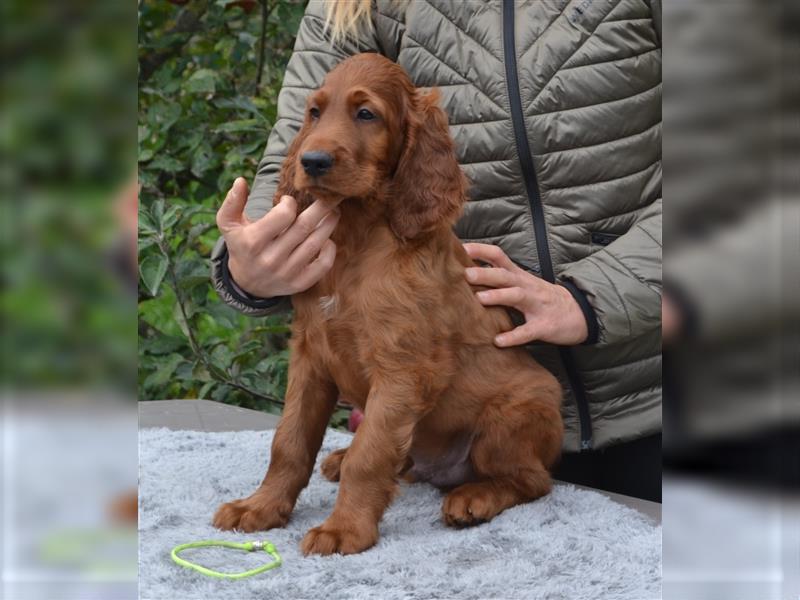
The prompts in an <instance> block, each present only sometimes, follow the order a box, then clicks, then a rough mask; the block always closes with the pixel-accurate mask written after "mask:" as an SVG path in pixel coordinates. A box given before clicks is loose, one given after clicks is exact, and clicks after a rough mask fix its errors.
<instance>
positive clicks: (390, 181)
mask: <svg viewBox="0 0 800 600" xmlns="http://www.w3.org/2000/svg"><path fill="white" fill-rule="evenodd" d="M437 102H438V93H436V92H434V93H429V94H424V93H422V92H421V91H417V90H416V89H415V88H414V86H413V85H412V83H411V81H410V80H409V78H408V76H407V75H406V73H405V72H404V71H403V69H402V68H401V67H399V66H398V65H396V64H394V63H392V62H391V61H389V60H387V59H386V58H383V57H381V56H379V55H376V54H361V55H358V56H354V57H352V58H349V59H347V60H345V61H344V62H342V63H341V64H340V65H338V66H337V67H336V68H335V69H333V71H331V72H330V73H329V74H328V76H327V77H326V79H325V82H324V84H323V86H322V87H321V88H320V89H319V90H317V91H316V92H314V93H313V94H311V96H310V97H309V99H308V104H307V110H306V116H305V122H304V123H303V126H302V129H301V130H300V133H299V134H298V136H297V138H296V139H295V140H294V142H293V143H292V145H291V147H290V149H289V155H288V156H287V158H286V161H285V162H284V165H283V170H282V172H281V182H280V186H279V189H278V191H277V193H276V195H275V199H276V200H275V201H276V202H277V201H278V200H279V199H280V197H281V196H283V195H285V194H289V195H293V196H295V197H296V198H297V199H298V203H299V205H300V206H301V207H304V206H308V204H309V203H310V202H311V201H312V199H322V200H324V201H327V202H331V203H335V204H338V206H339V209H340V211H341V218H340V221H339V224H338V225H337V228H336V230H335V231H334V233H333V236H332V239H333V241H334V242H335V243H336V247H337V255H336V260H335V263H334V265H333V267H332V269H331V270H330V272H329V273H328V274H327V275H326V276H325V277H324V278H323V279H322V280H321V281H320V282H319V283H318V284H316V285H315V286H314V287H312V288H311V289H309V290H308V291H306V292H303V293H301V294H296V295H295V296H293V298H292V302H293V305H294V322H293V324H292V339H291V361H290V365H289V385H288V389H287V392H286V408H285V410H284V412H283V418H282V419H281V422H280V424H279V426H278V429H277V431H276V433H275V439H274V442H273V444H272V461H271V463H270V465H269V470H268V471H267V475H266V477H265V478H264V481H263V483H262V484H261V486H260V487H259V488H258V489H257V490H256V491H255V493H253V495H251V496H250V497H248V498H245V499H242V500H236V501H233V502H230V503H227V504H224V505H222V506H221V507H220V508H219V510H218V511H217V514H216V516H215V517H214V524H215V525H216V526H217V527H220V528H223V529H239V530H243V531H248V532H249V531H256V530H261V529H270V528H273V527H281V526H283V525H285V524H286V522H287V521H288V519H289V515H290V514H291V512H292V509H293V508H294V505H295V501H296V500H297V497H298V495H299V494H300V491H301V490H302V489H303V488H304V487H305V486H306V484H307V483H308V480H309V477H310V475H311V471H312V469H313V466H314V461H315V459H316V456H317V453H318V452H319V448H320V445H321V443H322V438H323V435H324V433H325V427H326V425H327V424H328V420H329V418H330V416H331V413H332V412H333V409H334V405H335V404H336V399H337V397H338V396H339V394H341V395H342V396H343V397H345V398H347V399H348V400H350V401H351V402H353V403H354V404H355V405H356V406H358V407H359V408H361V409H362V410H364V413H365V416H364V421H363V422H362V423H361V425H360V426H359V428H358V432H357V433H356V435H355V438H354V439H353V443H352V444H351V445H350V447H349V448H347V449H346V450H338V451H336V452H334V453H333V454H331V455H330V456H328V458H327V459H326V460H325V462H324V464H323V466H322V471H323V474H324V475H325V476H326V477H327V478H328V479H330V480H332V481H337V480H338V481H340V488H339V495H338V498H337V500H336V506H335V507H334V509H333V512H332V514H331V515H330V516H329V517H328V519H327V520H326V521H325V522H324V523H323V524H322V525H320V526H319V527H315V528H314V529H312V530H311V531H309V532H308V534H307V535H306V536H305V539H304V540H303V542H302V550H303V552H304V553H306V554H309V553H318V554H331V553H335V552H339V553H342V554H349V553H354V552H360V551H362V550H365V549H367V548H369V547H370V546H372V545H373V544H375V542H376V541H377V540H378V523H379V521H380V520H381V516H382V515H383V512H384V510H386V507H387V506H388V505H389V503H390V502H391V501H392V497H393V496H394V494H395V492H396V490H397V481H398V478H399V477H401V476H403V475H405V476H406V477H407V478H408V479H409V480H416V481H428V482H431V483H432V484H434V485H436V486H439V487H440V488H443V489H446V490H449V492H448V493H447V495H446V496H445V499H444V504H443V506H442V513H443V516H444V520H445V522H446V523H447V524H448V525H452V526H465V525H473V524H477V523H481V522H484V521H487V520H489V519H491V518H492V517H494V516H495V515H496V514H498V513H499V512H501V511H502V510H504V509H506V508H509V507H511V506H514V505H516V504H520V503H522V502H528V501H531V500H534V499H536V498H539V497H541V496H544V495H545V494H547V493H548V492H549V491H550V488H551V479H550V475H549V473H548V468H550V467H551V466H552V465H553V463H554V462H555V461H556V459H557V458H558V456H559V452H560V448H561V439H562V433H563V427H562V423H561V415H560V410H559V407H560V403H561V388H560V386H559V384H558V382H557V381H556V379H555V378H554V377H553V376H552V375H551V374H550V373H549V372H547V371H546V370H545V369H544V368H543V367H542V366H541V365H539V364H538V363H537V362H535V361H534V360H533V359H532V358H531V357H530V356H529V355H528V354H527V352H526V351H525V350H524V349H522V348H510V349H499V348H497V347H496V346H495V345H494V344H493V338H494V337H495V335H497V334H498V333H500V332H501V331H507V330H509V329H510V328H511V321H510V319H509V317H508V315H507V313H506V312H505V311H504V310H503V309H501V308H486V307H484V306H482V305H481V304H480V303H479V302H478V300H477V299H476V298H475V297H474V295H473V294H474V292H475V290H474V289H472V288H471V286H470V285H469V284H468V283H467V282H466V280H465V278H464V269H465V267H467V266H471V265H472V263H471V261H470V259H469V258H468V257H467V254H466V252H465V251H464V249H463V248H462V246H461V243H460V242H459V240H458V238H457V237H456V236H455V234H454V233H453V231H452V227H453V224H454V223H455V221H456V219H457V217H458V216H459V214H460V211H461V208H462V205H463V204H464V202H465V192H466V187H467V184H466V180H465V177H464V176H463V174H462V173H461V170H460V168H459V166H458V162H457V161H456V157H455V152H454V149H453V142H452V140H451V139H450V136H449V133H448V129H447V117H446V116H445V114H444V112H443V111H442V110H441V109H440V108H439V107H438V105H437Z"/></svg>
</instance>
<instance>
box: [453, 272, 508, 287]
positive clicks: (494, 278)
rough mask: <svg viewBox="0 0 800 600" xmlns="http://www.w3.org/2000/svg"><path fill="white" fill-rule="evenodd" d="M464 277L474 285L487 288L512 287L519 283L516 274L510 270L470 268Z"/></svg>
mask: <svg viewBox="0 0 800 600" xmlns="http://www.w3.org/2000/svg"><path fill="white" fill-rule="evenodd" d="M464 276H465V277H466V278H467V281H469V282H470V283H471V284H473V285H485V286H487V287H512V286H514V285H515V284H516V282H517V278H516V274H514V273H512V272H511V271H509V270H508V269H490V268H482V267H469V268H467V269H466V270H465V271H464Z"/></svg>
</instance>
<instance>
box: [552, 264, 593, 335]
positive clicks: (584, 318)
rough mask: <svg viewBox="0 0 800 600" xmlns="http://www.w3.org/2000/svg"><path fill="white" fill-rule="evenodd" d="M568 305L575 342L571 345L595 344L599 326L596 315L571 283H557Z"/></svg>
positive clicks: (581, 291)
mask: <svg viewBox="0 0 800 600" xmlns="http://www.w3.org/2000/svg"><path fill="white" fill-rule="evenodd" d="M557 287H558V288H559V289H560V290H561V293H562V294H563V295H564V297H565V299H566V301H567V302H568V303H569V304H570V306H571V308H572V310H571V314H572V315H573V318H572V319H571V321H572V322H574V324H575V330H574V334H575V341H574V343H573V345H591V344H595V343H597V340H598V337H599V333H600V326H599V323H598V321H597V315H596V313H595V311H594V308H592V305H591V304H590V303H589V299H588V298H587V297H586V294H585V293H584V292H583V290H581V289H580V288H578V287H577V286H576V285H575V284H574V283H572V282H571V281H568V280H565V281H560V282H558V286H557Z"/></svg>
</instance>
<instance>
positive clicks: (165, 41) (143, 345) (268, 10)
mask: <svg viewBox="0 0 800 600" xmlns="http://www.w3.org/2000/svg"><path fill="white" fill-rule="evenodd" d="M304 5H305V2H303V1H283V2H276V0H262V1H261V2H258V3H256V2H246V1H245V2H241V1H240V2H230V1H227V0H224V1H221V0H216V1H205V2H200V1H190V2H188V3H185V4H184V3H182V2H177V1H175V2H173V3H170V2H142V3H139V177H140V179H139V181H140V184H141V186H142V188H141V194H140V208H139V266H140V269H139V271H140V272H139V275H140V280H139V305H138V306H139V311H138V312H139V340H140V342H139V396H140V399H142V400H153V399H164V398H210V399H214V400H219V401H223V402H227V403H231V404H237V405H241V406H247V407H251V408H259V409H262V410H268V411H270V412H278V411H279V410H280V401H281V399H282V398H283V396H284V393H285V389H286V370H287V363H288V351H287V347H286V346H287V333H288V317H287V316H285V315H281V316H274V317H268V318H260V319H253V318H251V317H245V316H243V315H240V314H239V313H237V312H236V311H235V310H233V309H231V308H229V307H227V306H225V305H224V304H223V303H222V302H221V301H220V300H219V298H218V297H217V295H216V293H215V292H214V290H213V288H212V286H211V284H210V280H209V268H210V267H209V258H208V257H209V255H210V253H211V250H212V247H213V245H214V243H215V242H216V240H217V238H218V236H219V233H218V231H217V228H216V225H215V223H214V216H215V213H216V210H217V208H218V207H219V205H220V203H221V202H222V199H223V198H224V197H225V194H226V192H227V190H228V189H229V188H230V186H231V184H232V183H233V181H234V179H235V178H236V177H237V176H240V175H241V176H243V177H245V178H247V179H248V180H250V181H252V178H253V175H254V173H255V169H256V166H257V163H258V159H259V158H260V156H261V152H262V150H263V148H264V145H265V143H266V140H267V136H268V135H269V131H270V128H271V127H272V124H273V122H274V120H275V114H276V104H277V98H278V92H279V90H280V86H281V81H282V78H283V73H284V69H285V67H286V63H287V62H288V60H289V56H290V55H291V50H292V47H293V45H294V37H295V34H296V32H297V29H298V27H299V23H300V19H301V18H302V15H303V10H304ZM342 418H343V415H342V414H339V415H338V420H339V421H341V419H342Z"/></svg>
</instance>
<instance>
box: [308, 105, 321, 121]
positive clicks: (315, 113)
mask: <svg viewBox="0 0 800 600" xmlns="http://www.w3.org/2000/svg"><path fill="white" fill-rule="evenodd" d="M308 115H309V116H310V117H311V118H312V119H319V109H318V108H317V107H316V106H313V107H311V108H310V109H309V110H308Z"/></svg>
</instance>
